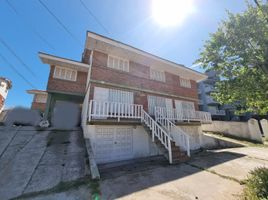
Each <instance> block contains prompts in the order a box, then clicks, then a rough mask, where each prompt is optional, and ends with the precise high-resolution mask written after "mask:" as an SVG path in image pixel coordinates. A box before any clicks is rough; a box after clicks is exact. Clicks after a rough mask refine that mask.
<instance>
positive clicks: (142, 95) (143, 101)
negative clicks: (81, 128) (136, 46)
mask: <svg viewBox="0 0 268 200" xmlns="http://www.w3.org/2000/svg"><path fill="white" fill-rule="evenodd" d="M95 87H102V88H109V89H118V90H124V89H121V88H116V87H108V86H104V85H102V84H95V83H93V84H91V86H90V93H89V100H91V99H93V98H94V88H95ZM126 91H129V92H133V93H134V104H140V105H143V108H144V110H145V111H147V112H148V95H153V96H162V97H165V98H167V97H166V96H163V95H155V94H151V93H147V92H142V91H131V90H126ZM170 99H172V102H173V108H175V100H183V101H185V99H181V98H171V97H170ZM188 101H190V100H188ZM190 102H193V103H194V104H195V109H196V110H198V104H197V102H196V101H190Z"/></svg>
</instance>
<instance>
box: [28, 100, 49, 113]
mask: <svg viewBox="0 0 268 200" xmlns="http://www.w3.org/2000/svg"><path fill="white" fill-rule="evenodd" d="M31 109H32V110H40V111H42V112H45V110H46V103H38V102H32V106H31Z"/></svg>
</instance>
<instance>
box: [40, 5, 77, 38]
mask: <svg viewBox="0 0 268 200" xmlns="http://www.w3.org/2000/svg"><path fill="white" fill-rule="evenodd" d="M38 2H39V3H40V4H41V5H42V6H43V7H44V8H45V9H46V11H47V12H48V13H49V14H50V15H51V16H52V17H53V18H54V19H55V20H56V21H57V22H58V24H59V25H60V26H61V27H62V28H63V29H64V30H65V31H66V32H67V33H68V34H69V35H70V36H71V37H72V38H73V39H74V40H75V41H77V42H78V43H80V41H79V40H78V39H77V38H76V37H75V36H74V35H73V34H72V32H71V31H70V30H69V29H68V28H67V27H66V26H65V25H64V24H63V23H62V22H61V21H60V19H59V18H58V17H57V16H56V15H55V14H54V13H53V12H52V11H51V10H50V9H49V8H48V6H47V5H46V4H45V3H44V2H42V1H41V0H38Z"/></svg>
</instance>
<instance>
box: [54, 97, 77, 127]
mask: <svg viewBox="0 0 268 200" xmlns="http://www.w3.org/2000/svg"><path fill="white" fill-rule="evenodd" d="M80 118H81V112H80V107H79V104H76V103H72V102H67V101H56V103H55V106H54V109H53V113H52V116H51V123H52V126H53V127H55V128H58V129H71V128H74V127H77V126H79V125H80Z"/></svg>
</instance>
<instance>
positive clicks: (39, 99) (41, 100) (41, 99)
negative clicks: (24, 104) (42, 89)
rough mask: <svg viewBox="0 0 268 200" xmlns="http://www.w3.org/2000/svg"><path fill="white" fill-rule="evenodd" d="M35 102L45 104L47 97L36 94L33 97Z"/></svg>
mask: <svg viewBox="0 0 268 200" xmlns="http://www.w3.org/2000/svg"><path fill="white" fill-rule="evenodd" d="M35 101H36V102H37V103H46V102H47V95H45V94H37V95H36V97H35Z"/></svg>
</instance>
